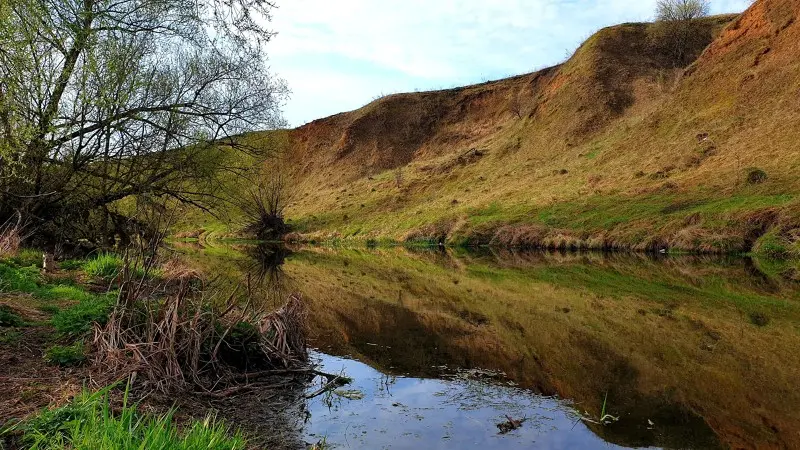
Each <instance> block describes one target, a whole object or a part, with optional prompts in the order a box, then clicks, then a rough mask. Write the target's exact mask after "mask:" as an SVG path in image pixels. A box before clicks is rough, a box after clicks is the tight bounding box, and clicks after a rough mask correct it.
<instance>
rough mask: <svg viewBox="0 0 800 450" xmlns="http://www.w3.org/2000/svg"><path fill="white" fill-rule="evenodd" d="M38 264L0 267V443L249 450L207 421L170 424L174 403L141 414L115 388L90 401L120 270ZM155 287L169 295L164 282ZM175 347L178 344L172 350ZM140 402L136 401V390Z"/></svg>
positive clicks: (106, 262)
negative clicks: (99, 343) (48, 268)
mask: <svg viewBox="0 0 800 450" xmlns="http://www.w3.org/2000/svg"><path fill="white" fill-rule="evenodd" d="M41 255H42V254H41V252H38V251H34V250H21V251H20V252H19V253H18V254H17V255H14V256H7V257H4V258H0V399H2V400H0V430H2V432H1V433H0V443H2V442H5V443H6V444H7V446H9V447H8V448H37V449H62V448H64V449H66V448H71V449H103V448H107V449H112V448H113V449H124V448H131V449H132V448H170V449H172V448H175V449H181V448H186V449H196V448H209V449H243V448H245V447H246V444H245V441H244V438H243V437H242V435H241V434H240V433H239V432H234V431H232V430H231V429H229V428H228V427H227V426H226V425H224V424H223V423H222V422H220V421H217V420H215V419H214V417H213V416H207V417H200V418H193V416H192V414H188V415H187V414H186V413H181V419H180V420H179V421H178V420H176V412H177V411H176V410H175V409H171V408H170V403H169V402H175V397H172V399H171V400H169V401H168V402H167V403H163V402H161V401H159V400H153V399H148V400H147V405H146V408H145V410H146V412H141V411H140V408H138V406H137V405H134V404H133V400H131V401H128V400H127V391H126V392H125V393H124V394H123V393H122V392H121V391H120V389H119V384H117V388H104V389H100V390H99V391H94V392H92V391H87V390H86V389H87V387H88V386H97V383H98V382H101V383H102V382H104V380H107V379H109V377H108V376H106V375H109V374H104V373H103V372H104V371H105V370H106V369H103V367H102V366H97V365H96V364H97V363H96V361H95V359H96V358H98V356H102V354H98V353H96V352H98V351H102V347H100V348H98V347H97V342H93V339H96V337H97V330H102V329H103V327H104V325H105V324H106V323H107V322H109V320H110V317H109V315H110V314H111V313H112V311H114V308H115V304H116V301H117V297H118V295H119V288H120V285H121V281H120V280H121V278H120V277H122V276H123V272H124V271H125V269H124V262H123V260H122V259H121V258H120V257H118V256H116V255H114V254H111V253H103V254H98V255H95V256H93V257H90V258H88V259H84V260H70V261H61V262H60V263H59V266H60V268H59V269H57V270H55V271H52V272H50V273H43V272H42V271H41V270H40V269H39V267H38V265H39V264H40V263H41V259H42V256H41ZM173 265H174V263H173ZM168 269H169V267H168ZM172 270H176V269H174V267H173V269H172ZM154 273H155V274H156V275H157V276H162V275H163V273H164V272H163V270H161V269H159V270H156V271H154ZM134 276H137V275H134ZM138 276H139V277H142V276H143V274H142V273H139V274H138ZM164 276H166V275H164ZM159 285H160V286H164V289H166V291H170V288H169V286H170V282H169V281H168V280H167V281H164V282H163V283H162V284H159ZM162 295H166V294H162ZM187 301H188V300H187ZM210 311H211V310H210V309H209V311H207V312H206V315H208V314H210ZM153 313H154V314H156V315H160V314H159V313H158V312H157V311H156V310H153ZM181 314H182V313H181ZM195 325H196V328H195V329H194V330H193V331H195V332H197V333H200V332H202V329H203V325H202V324H199V323H198V324H195ZM234 332H235V333H238V332H239V331H234ZM122 336H128V335H122ZM164 339H166V338H164ZM161 342H164V343H166V341H164V340H162V341H161ZM228 343H229V344H230V343H231V341H230V340H229V341H228ZM145 344H146V343H144V342H143V343H142V344H140V347H139V351H140V352H141V351H142V350H143V349H144V348H145V347H143V346H144V345H145ZM173 345H175V346H180V345H182V344H181V341H179V340H175V341H173ZM143 355H145V356H146V353H143ZM147 363H148V361H146V360H143V361H141V362H140V364H147ZM142 369H144V366H142ZM145 376H146V375H144V374H140V376H139V377H138V378H140V379H142V378H143V377H145ZM198 376H200V375H199V374H198ZM133 379H136V377H134V378H133ZM165 381H168V380H166V379H165ZM101 386H102V384H101ZM152 390H153V387H150V388H149V390H147V391H146V392H150V391H152ZM137 395H139V396H141V395H142V392H141V387H140V388H139V391H137ZM156 398H159V397H158V396H156ZM198 404H200V405H201V404H202V401H200V403H198ZM203 408H204V407H200V410H199V411H202V410H203ZM206 409H207V408H206ZM193 410H194V411H198V409H197V407H195V408H194V409H193ZM4 448H6V447H4Z"/></svg>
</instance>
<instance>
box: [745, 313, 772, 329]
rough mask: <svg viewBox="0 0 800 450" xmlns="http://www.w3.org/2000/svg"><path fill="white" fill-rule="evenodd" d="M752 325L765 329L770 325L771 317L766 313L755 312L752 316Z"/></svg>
mask: <svg viewBox="0 0 800 450" xmlns="http://www.w3.org/2000/svg"><path fill="white" fill-rule="evenodd" d="M750 323H752V324H753V325H755V326H757V327H765V326H767V324H769V317H767V316H766V314H764V313H760V312H754V313H751V314H750Z"/></svg>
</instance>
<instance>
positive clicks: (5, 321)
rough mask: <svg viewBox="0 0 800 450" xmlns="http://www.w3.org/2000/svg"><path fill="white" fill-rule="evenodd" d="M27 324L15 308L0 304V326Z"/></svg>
mask: <svg viewBox="0 0 800 450" xmlns="http://www.w3.org/2000/svg"><path fill="white" fill-rule="evenodd" d="M24 324H25V321H24V320H22V317H20V316H19V315H18V314H17V313H15V312H14V310H13V309H11V308H9V307H8V306H6V305H0V327H21V326H23V325H24Z"/></svg>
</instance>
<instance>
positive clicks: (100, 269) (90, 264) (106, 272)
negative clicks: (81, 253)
mask: <svg viewBox="0 0 800 450" xmlns="http://www.w3.org/2000/svg"><path fill="white" fill-rule="evenodd" d="M122 265H123V261H122V259H121V258H120V257H119V256H117V255H115V254H113V253H100V254H98V255H97V256H96V257H94V258H93V259H90V260H89V261H86V262H85V263H84V264H83V271H84V272H85V273H86V275H88V276H90V277H92V278H99V279H103V280H110V279H113V278H115V277H116V276H117V275H119V273H120V271H121V270H122Z"/></svg>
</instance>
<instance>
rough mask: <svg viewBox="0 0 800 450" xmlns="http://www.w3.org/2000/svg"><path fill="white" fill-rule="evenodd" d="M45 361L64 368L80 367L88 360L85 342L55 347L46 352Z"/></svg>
mask: <svg viewBox="0 0 800 450" xmlns="http://www.w3.org/2000/svg"><path fill="white" fill-rule="evenodd" d="M44 359H45V361H47V362H48V363H50V364H56V365H59V366H62V367H70V366H78V365H81V364H83V362H84V361H85V360H86V353H85V349H84V345H83V342H81V341H78V342H75V343H74V344H72V345H53V346H52V347H50V348H48V349H47V350H45V353H44Z"/></svg>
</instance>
